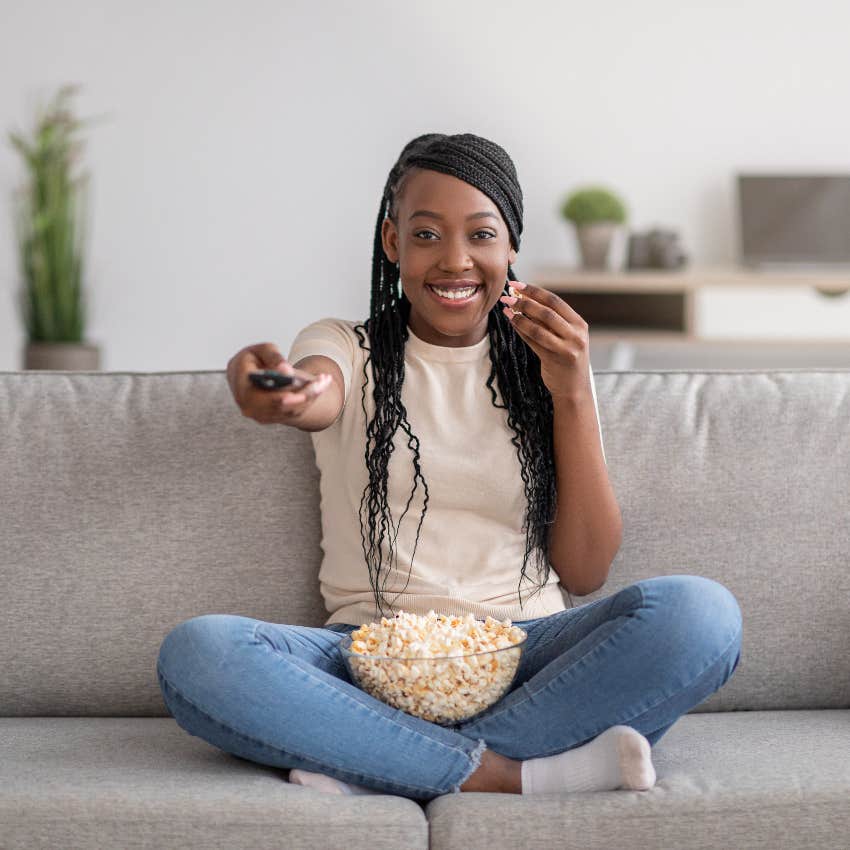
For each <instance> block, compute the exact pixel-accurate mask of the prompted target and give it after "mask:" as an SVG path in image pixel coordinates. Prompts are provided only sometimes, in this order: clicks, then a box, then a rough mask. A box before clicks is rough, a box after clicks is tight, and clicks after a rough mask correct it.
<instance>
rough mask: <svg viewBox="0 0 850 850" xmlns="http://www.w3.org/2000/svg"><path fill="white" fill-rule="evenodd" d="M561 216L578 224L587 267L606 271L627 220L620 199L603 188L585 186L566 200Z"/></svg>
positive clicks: (582, 255)
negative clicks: (619, 230)
mask: <svg viewBox="0 0 850 850" xmlns="http://www.w3.org/2000/svg"><path fill="white" fill-rule="evenodd" d="M561 216H562V217H563V218H565V219H566V220H567V221H571V222H572V223H573V224H574V225H575V228H576V235H577V237H578V244H579V250H580V252H581V261H582V265H583V267H584V268H586V269H604V268H606V266H607V265H608V252H609V250H610V248H611V240H612V238H613V236H614V233H615V232H616V231H617V228H618V227H619V226H620V225H621V224H623V222H625V220H626V207H625V204H624V203H623V202H622V201H621V200H620V198H619V197H618V196H617V195H615V194H614V193H613V192H611V191H610V190H608V189H606V188H604V187H602V186H585V187H583V188H581V189H578V190H576V191H575V192H573V193H572V194H571V195H570V196H569V197H568V198H567V199H566V200H565V201H564V203H563V204H562V205H561Z"/></svg>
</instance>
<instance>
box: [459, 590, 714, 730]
mask: <svg viewBox="0 0 850 850" xmlns="http://www.w3.org/2000/svg"><path fill="white" fill-rule="evenodd" d="M634 586H635V587H637V589H638V592H639V593H640V604H641V605H643V603H644V602H645V601H646V597H645V596H644V594H643V588H642V587H640V585H637V584H636V585H634ZM628 625H629V624H628V623H623V625H622V626H620V628H619V629H617V631H615V632H612V633H611V634H610V635H608V637H607V638H605V640H603V641H602V643H598V644H596V646H594V647H593V648H592V649H589V650H588V651H587V652H586V653H585V654H584V655H582V656H581V658H577V659H576V660H575V661H574V662H573V664H578V662H579V661H581V660H582V659H584V658H586V657H587V656H588V655H590V653H591V652H595V651H596V650H597V649H598V648H599V647H600V646H602V644H604V643H606V642H607V641H609V640H611V638H613V637H614V636H615V635H618V634H619V633H620V632H621V631H622V630H623V629H624V628H626V626H628ZM570 666H571V667H572V665H570ZM561 672H563V671H561ZM700 675H702V674H700ZM551 683H552V680H551V679H550V680H549V681H548V682H547V683H546V684H545V685H544V686H543V687H542V688H541V689H540V691H542V690H544V689H545V688H548V687H549V685H550V684H551ZM521 687H523V688H526V692H527V693H528V696H526V697H525V699H523V700H521V701H520V702H518V703H515V704H514V705H512V706H508V707H506V708H502V709H501V710H500V711H494V712H493V714H488V715H487V717H485V718H483V719H484V720H486V721H490V720H492V719H493V718H495V717H501V715H503V714H504V713H505V712H506V711H513V710H514V709H515V708H519V707H520V706H521V705H523V704H525V703H526V702H528V700H529V699H531V697H533V696H536V695H537V694H538V693H540V691H535V692H534V693H533V694H532V693H530V692H528V690H527V685H522V686H521ZM514 693H516V691H514ZM647 710H648V709H647ZM461 734H465V733H461Z"/></svg>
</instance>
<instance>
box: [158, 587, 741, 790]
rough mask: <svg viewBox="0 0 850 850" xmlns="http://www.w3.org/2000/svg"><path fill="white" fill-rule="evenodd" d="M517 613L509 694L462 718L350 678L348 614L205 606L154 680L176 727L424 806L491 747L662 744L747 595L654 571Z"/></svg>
mask: <svg viewBox="0 0 850 850" xmlns="http://www.w3.org/2000/svg"><path fill="white" fill-rule="evenodd" d="M514 622H515V624H516V625H519V626H520V627H522V628H523V629H524V630H525V631H526V632H527V633H528V641H527V643H526V648H525V650H524V652H523V654H522V657H521V660H520V664H519V667H518V670H517V674H516V677H515V679H514V681H513V684H512V686H511V689H510V691H509V692H508V693H507V694H506V695H505V696H503V697H502V698H501V699H500V700H499V701H498V702H496V703H495V704H494V705H492V706H491V707H490V708H489V709H487V710H486V711H485V712H483V713H481V714H479V715H478V716H477V717H475V718H472V719H471V720H469V721H466V722H464V723H460V724H456V725H454V726H440V725H437V724H435V723H431V722H429V721H427V720H422V719H420V718H418V717H414V716H412V715H410V714H407V713H406V712H404V711H401V710H399V709H395V708H392V707H390V706H389V705H387V704H386V703H384V702H381V701H380V700H378V699H375V698H374V697H372V696H370V695H369V694H367V693H366V692H365V691H362V690H361V689H360V688H358V687H357V686H356V685H354V684H352V682H351V679H350V678H349V676H348V672H347V669H346V667H345V664H344V663H343V661H342V658H341V657H340V656H339V652H338V650H337V647H336V644H337V643H338V642H339V641H340V640H341V639H342V637H343V635H346V634H350V633H351V632H352V631H353V630H354V629H355V628H357V626H354V625H344V624H331V625H330V626H328V627H326V628H317V627H310V626H293V625H287V624H284V623H268V622H264V621H262V620H256V619H253V618H251V617H243V616H238V615H235V614H204V615H201V616H198V617H193V618H191V619H189V620H185V621H183V622H181V623H179V624H178V625H177V626H176V627H175V628H174V629H172V630H171V631H170V632H169V633H168V634H167V635H166V637H165V639H164V640H163V642H162V645H161V647H160V650H159V658H158V660H157V676H158V679H159V685H160V688H161V690H162V695H163V699H164V700H165V704H166V706H167V708H168V710H169V711H170V713H171V715H172V716H173V717H174V719H175V720H176V721H177V724H178V725H179V726H180V727H181V728H182V729H184V730H185V731H186V732H188V733H189V734H190V735H193V736H196V737H198V738H202V739H203V740H204V741H206V742H207V743H209V744H211V745H213V746H214V747H217V748H219V749H221V750H224V751H225V752H228V753H230V754H232V755H234V756H237V757H239V758H243V759H248V760H250V761H253V762H257V763H260V764H265V765H272V766H274V767H280V768H284V769H287V768H302V769H304V770H309V771H316V772H319V773H324V774H327V775H329V776H334V777H336V778H337V779H341V780H343V781H344V782H352V783H356V784H358V785H364V786H366V787H369V788H374V789H377V790H380V791H383V792H385V793H387V794H395V795H400V796H404V797H410V798H413V799H417V800H422V801H427V800H430V799H433V798H434V797H438V796H440V795H441V794H446V793H456V792H458V791H459V790H460V786H461V785H462V784H463V783H464V782H466V780H467V779H468V778H469V777H470V776H471V775H472V773H473V772H474V771H475V770H476V768H477V767H478V766H479V763H480V760H481V755H482V752H483V750H484V749H485V748H487V749H490V750H492V751H493V752H496V753H500V754H502V755H504V756H508V757H509V758H512V759H518V760H522V759H530V758H538V757H540V756H549V755H553V754H555V753H561V752H564V751H565V750H569V749H572V748H573V747H578V746H581V745H582V744H584V743H587V742H588V741H590V740H591V739H593V738H595V737H596V736H597V735H599V734H600V733H601V732H604V731H605V730H606V729H608V728H609V727H611V726H614V725H618V724H624V725H627V726H631V727H632V728H634V729H636V730H637V731H638V732H640V733H641V734H642V735H644V736H645V737H646V738H647V739H648V741H649V742H650V744H654V743H655V742H656V741H658V739H659V738H661V736H662V735H663V734H664V733H665V732H666V731H667V730H668V729H669V728H670V727H671V726H672V725H673V723H674V722H675V721H676V720H677V719H678V718H679V717H680V716H681V715H682V714H685V713H686V712H687V711H688V710H689V709H691V708H693V707H694V706H696V705H698V704H699V703H701V702H702V701H703V700H705V699H706V698H707V697H709V696H710V695H711V694H712V693H714V692H715V691H717V690H718V689H719V688H720V687H721V686H722V685H723V684H724V683H725V682H726V681H727V680H728V679H729V678H730V677H731V675H732V673H733V672H734V670H735V668H736V667H737V665H738V660H739V658H740V648H741V631H742V621H741V611H740V608H739V607H738V603H737V601H736V599H735V597H734V596H733V595H732V593H731V592H730V591H729V590H728V589H727V588H726V587H725V586H724V585H722V584H720V583H718V582H716V581H714V580H712V579H708V578H703V577H701V576H694V575H671V576H657V577H654V578H650V579H645V580H643V581H638V582H635V583H634V584H631V585H629V586H628V587H625V588H623V589H622V590H620V591H618V592H617V593H614V594H612V595H610V596H608V597H605V598H603V599H599V600H597V601H595V602H589V603H587V604H584V605H579V606H577V607H575V608H570V609H568V610H566V611H561V612H558V613H556V614H551V615H549V616H546V617H539V618H537V619H533V620H519V621H514Z"/></svg>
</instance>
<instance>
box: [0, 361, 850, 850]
mask: <svg viewBox="0 0 850 850" xmlns="http://www.w3.org/2000/svg"><path fill="white" fill-rule="evenodd" d="M595 377H596V385H597V390H598V397H599V407H600V415H601V419H602V428H603V433H604V439H605V450H606V455H607V458H608V465H609V473H610V476H611V480H612V484H613V486H614V489H615V492H616V493H617V496H618V499H619V503H620V506H621V509H622V514H623V520H624V523H625V531H624V538H623V544H622V547H621V548H620V551H619V552H618V554H617V557H616V559H615V561H614V563H613V565H612V568H611V574H610V578H609V581H608V583H607V584H606V585H605V586H604V587H603V588H602V589H601V590H600V591H598V592H597V593H595V594H593V595H592V596H589V597H584V598H582V599H577V600H576V603H577V604H584V603H586V602H590V601H593V600H594V599H596V598H600V597H602V596H607V595H609V594H611V593H613V592H615V591H616V590H618V589H620V588H621V587H623V586H625V585H627V584H629V583H631V582H633V581H636V580H638V579H641V578H645V577H649V576H654V575H665V574H674V573H691V574H696V575H703V576H708V577H710V578H714V579H716V580H718V581H720V582H722V583H723V584H725V585H726V586H727V587H728V588H729V589H730V590H731V591H732V592H733V593H734V594H735V596H736V598H737V599H738V602H739V604H740V606H741V610H742V612H743V616H744V637H743V645H742V654H741V661H740V664H739V666H738V669H737V670H736V672H735V675H734V676H733V677H732V679H731V680H730V681H729V682H728V683H727V684H726V686H724V687H723V688H722V689H721V690H720V691H718V692H717V693H715V694H713V695H712V696H711V697H710V698H709V699H708V700H706V701H705V702H704V703H702V704H701V705H699V706H698V707H696V708H695V709H694V710H693V711H691V712H690V713H689V714H687V715H685V716H683V717H682V718H680V719H679V721H678V722H677V723H676V724H675V725H674V726H673V727H672V728H671V730H670V731H669V732H668V733H667V735H666V736H665V737H664V738H662V739H661V741H659V742H658V743H657V744H656V746H655V747H654V748H653V759H654V763H655V766H656V770H657V774H658V780H657V784H656V786H655V787H654V788H653V789H651V790H650V791H645V792H636V791H622V790H620V791H610V792H591V793H581V794H563V795H553V796H539V797H530V796H525V797H523V796H518V795H501V794H472V793H470V794H457V795H446V796H442V797H438V798H437V799H435V800H433V801H431V802H430V803H427V804H424V805H422V804H420V803H419V802H417V801H413V800H410V799H406V798H402V797H395V796H391V795H375V796H368V797H345V798H342V797H334V798H332V799H331V798H328V797H327V796H326V795H324V794H322V793H319V792H316V791H314V790H312V789H308V788H304V787H302V786H296V785H290V784H288V783H287V782H286V781H285V779H286V775H287V773H286V771H283V770H279V769H276V768H271V767H268V766H264V765H259V764H256V763H253V762H249V761H247V760H244V759H241V758H238V757H236V756H232V755H230V754H228V753H225V752H223V751H221V750H218V749H216V748H214V747H212V746H211V745H209V744H207V743H206V742H205V741H203V740H201V739H199V738H196V737H192V736H190V735H189V734H187V733H186V732H184V731H183V730H182V729H181V728H179V727H178V726H177V724H176V723H175V721H174V720H173V719H172V718H171V717H170V716H169V715H168V712H167V710H166V708H165V705H164V703H163V701H162V697H161V693H160V690H159V685H158V682H157V677H156V670H155V664H156V658H157V653H158V650H159V647H160V643H161V641H162V639H163V637H164V636H165V635H166V634H167V632H168V631H169V630H170V629H172V628H173V627H174V626H175V625H176V624H177V623H179V622H181V621H182V620H185V619H188V618H190V617H193V616H196V615H199V614H203V613H212V612H226V613H235V614H242V615H245V616H251V617H256V618H258V619H264V620H268V621H272V622H288V623H299V624H306V625H321V624H322V623H323V622H324V620H325V618H326V615H325V611H324V606H323V603H322V599H321V596H320V594H319V590H318V582H317V578H316V576H317V570H318V566H319V561H320V556H321V551H320V546H319V540H320V525H319V506H318V472H317V470H316V467H315V464H314V461H313V454H312V445H311V442H310V435H309V434H307V433H303V432H300V431H297V430H295V429H292V428H286V427H282V426H261V425H259V424H258V423H256V422H254V421H253V420H249V419H245V418H244V417H242V416H241V415H240V413H239V411H238V410H237V408H236V406H235V404H234V403H233V400H232V398H231V396H230V393H229V390H228V388H227V385H226V382H225V379H224V374H223V372H221V371H209V372H169V373H154V374H150V373H120V372H119V373H86V372H5V373H0V425H2V437H3V440H2V448H0V522H2V546H0V582H2V584H1V585H0V587H2V600H3V602H2V613H3V616H2V619H0V632H2V641H0V656H2V657H0V681H2V686H0V848H2V849H3V850H18V848H35V847H38V848H50V850H54V848H62V849H63V850H73V848H95V847H96V848H105V847H115V848H129V847H133V848H140V847H168V848H184V847H193V848H194V847H197V848H207V850H208V849H209V848H225V847H226V848H243V847H251V848H289V850H294V848H321V847H343V848H350V847H369V848H387V850H390V849H391V850H399V848H403V849H404V850H407V848H425V847H428V846H430V847H433V848H440V850H444V848H456V847H457V848H460V847H462V848H465V850H468V848H481V850H485V848H486V850H494V848H512V850H513V848H518V847H524V846H539V847H547V848H554V847H558V848H562V847H567V848H581V850H611V848H616V847H625V846H629V847H640V848H642V850H649V848H709V847H721V848H726V850H732V848H765V850H767V848H770V850H782V848H795V850H799V848H819V849H820V848H827V847H830V848H831V847H847V846H848V843H850V839H848V835H850V521H848V520H849V519H850V436H848V433H850V431H848V422H850V370H846V369H838V370H832V371H830V370H811V371H804V370H799V371H795V370H782V371H734V370H732V371H715V372H711V371H702V372H685V371H658V372H651V371H644V372H640V371H637V372H634V371H623V372H618V371H599V372H596V373H595ZM565 722H569V719H568V718H565Z"/></svg>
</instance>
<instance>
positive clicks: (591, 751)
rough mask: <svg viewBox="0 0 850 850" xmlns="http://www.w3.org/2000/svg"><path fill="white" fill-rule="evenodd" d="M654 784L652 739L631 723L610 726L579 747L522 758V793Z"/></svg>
mask: <svg viewBox="0 0 850 850" xmlns="http://www.w3.org/2000/svg"><path fill="white" fill-rule="evenodd" d="M653 785H655V768H654V767H653V764H652V756H651V748H650V744H649V741H647V740H646V738H644V737H643V735H641V734H640V732H638V731H637V729H632V727H631V726H611V727H610V728H609V729H606V730H605V731H604V732H603V733H602V734H601V735H597V736H596V737H595V738H594V739H593V740H592V741H589V742H588V743H586V744H583V745H582V746H580V747H574V748H573V749H571V750H566V751H565V752H563V753H557V754H556V755H554V756H545V757H543V758H536V759H526V760H525V761H524V762H522V793H523V794H553V793H557V792H559V791H613V790H614V789H616V788H626V789H629V790H633V791H646V790H647V789H649V788H652V786H653Z"/></svg>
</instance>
